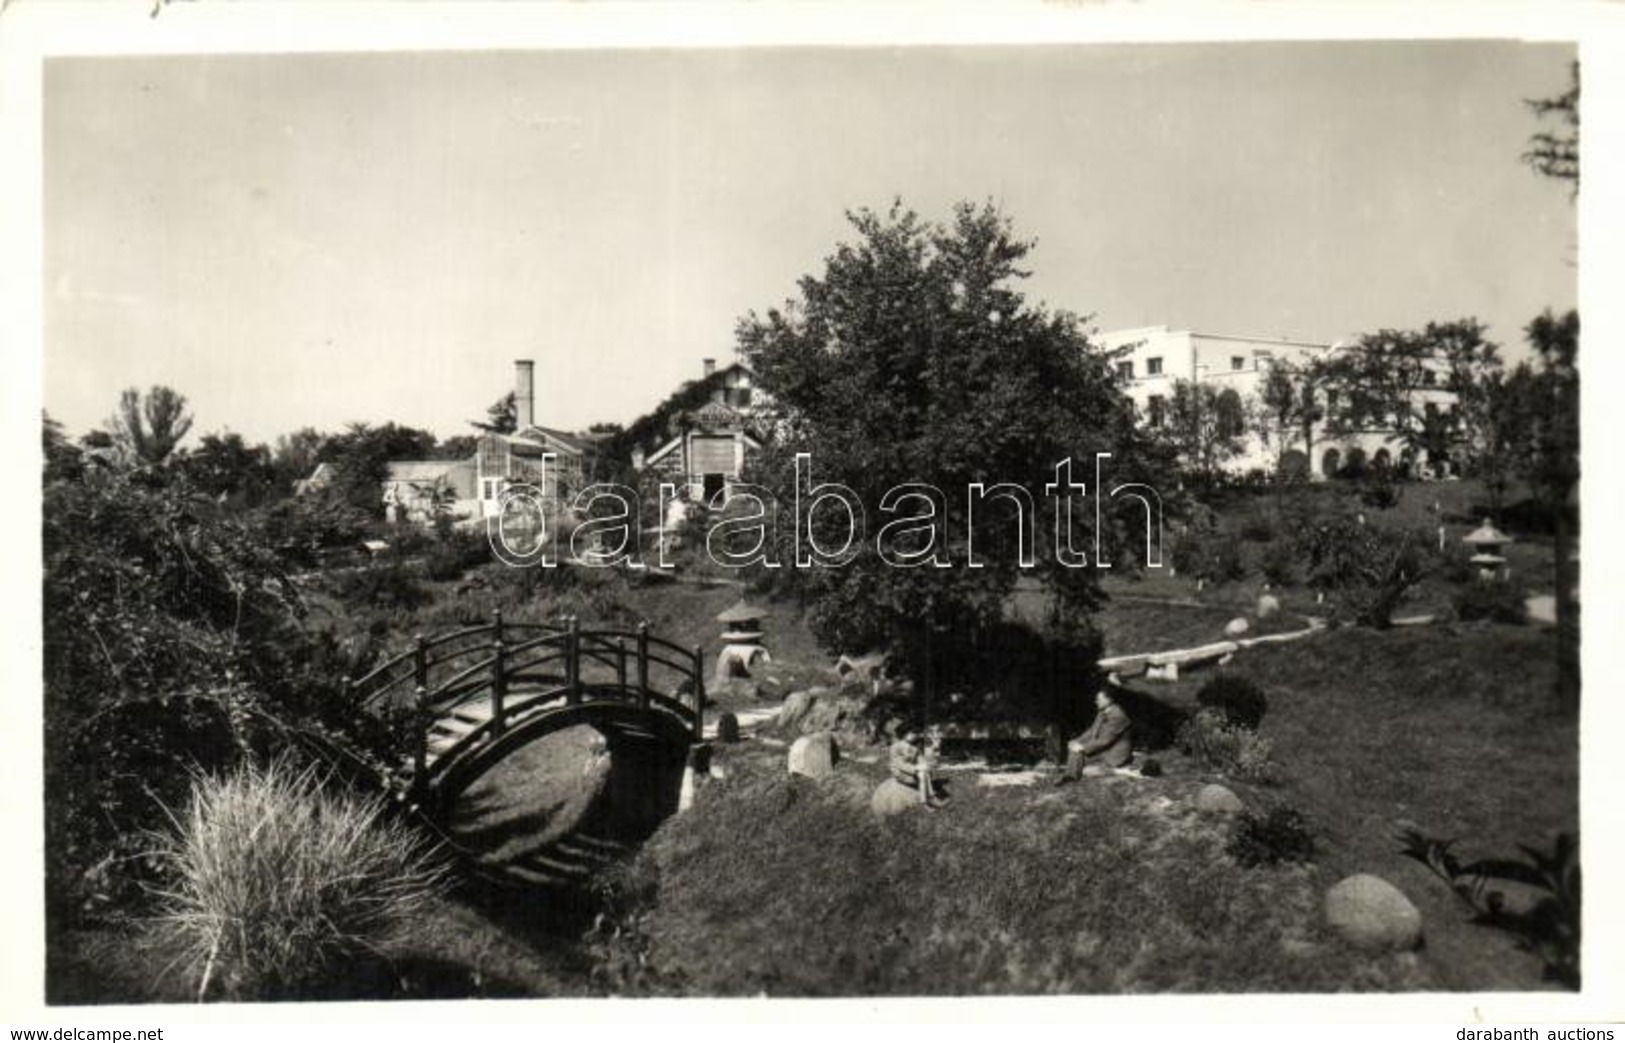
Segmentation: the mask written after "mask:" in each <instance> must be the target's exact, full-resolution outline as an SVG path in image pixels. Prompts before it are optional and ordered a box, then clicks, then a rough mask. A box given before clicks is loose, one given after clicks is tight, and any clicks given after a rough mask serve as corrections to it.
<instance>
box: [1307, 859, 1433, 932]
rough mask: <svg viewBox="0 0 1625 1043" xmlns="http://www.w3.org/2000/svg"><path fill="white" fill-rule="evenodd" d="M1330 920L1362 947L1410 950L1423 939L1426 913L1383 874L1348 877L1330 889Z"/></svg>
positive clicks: (1338, 930)
mask: <svg viewBox="0 0 1625 1043" xmlns="http://www.w3.org/2000/svg"><path fill="white" fill-rule="evenodd" d="M1326 922H1327V923H1329V924H1330V925H1331V926H1332V929H1333V930H1335V931H1336V932H1337V933H1338V934H1339V935H1341V936H1342V937H1343V938H1345V939H1346V940H1348V941H1349V942H1352V943H1353V944H1355V945H1358V946H1359V947H1361V948H1362V949H1375V950H1385V951H1394V950H1399V951H1408V950H1411V949H1414V948H1416V946H1417V945H1418V943H1420V942H1421V940H1422V914H1421V912H1420V911H1419V910H1418V909H1417V908H1416V906H1415V905H1413V904H1412V903H1411V900H1410V899H1409V898H1406V897H1405V892H1403V891H1401V890H1400V889H1399V888H1397V887H1395V886H1394V885H1393V884H1390V883H1389V882H1388V881H1386V880H1384V879H1383V878H1382V877H1380V876H1372V875H1371V874H1369V873H1359V874H1356V875H1354V876H1350V877H1345V878H1344V879H1343V880H1341V881H1339V882H1338V883H1337V884H1335V885H1334V886H1333V887H1332V888H1331V890H1329V891H1327V892H1326Z"/></svg>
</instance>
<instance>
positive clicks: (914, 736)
mask: <svg viewBox="0 0 1625 1043" xmlns="http://www.w3.org/2000/svg"><path fill="white" fill-rule="evenodd" d="M936 761H937V751H936V746H935V744H927V743H926V741H925V736H924V734H923V733H922V732H921V731H920V729H919V728H917V727H914V726H912V725H910V726H909V727H906V728H904V729H903V734H902V735H900V736H899V737H898V739H897V741H896V742H894V743H892V745H891V758H890V763H891V777H892V778H893V779H896V780H897V781H898V782H899V783H901V784H902V785H904V786H907V787H909V788H910V789H917V790H919V791H920V803H921V804H924V805H925V806H926V807H928V808H936V807H941V806H942V804H943V803H944V802H943V801H941V800H939V799H938V798H937V793H936V784H935V782H933V780H932V778H931V769H932V768H933V767H935V765H936Z"/></svg>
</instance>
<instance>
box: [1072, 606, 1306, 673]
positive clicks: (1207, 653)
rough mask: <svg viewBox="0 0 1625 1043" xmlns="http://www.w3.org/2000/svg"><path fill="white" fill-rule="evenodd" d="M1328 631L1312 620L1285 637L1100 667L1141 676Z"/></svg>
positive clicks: (1130, 658) (1109, 660) (1117, 659)
mask: <svg viewBox="0 0 1625 1043" xmlns="http://www.w3.org/2000/svg"><path fill="white" fill-rule="evenodd" d="M1326 629H1327V626H1326V622H1325V620H1321V619H1312V620H1311V621H1310V623H1309V626H1307V627H1305V628H1304V629H1302V630H1289V631H1287V632H1286V633H1284V634H1264V635H1262V636H1260V637H1243V638H1236V639H1235V640H1233V641H1215V642H1213V643H1211V644H1206V645H1197V646H1195V647H1193V648H1177V649H1173V650H1172V651H1166V652H1135V653H1132V654H1130V655H1119V656H1107V657H1106V658H1105V659H1101V660H1099V661H1098V664H1097V665H1099V667H1100V668H1101V669H1102V670H1106V671H1108V672H1110V673H1116V674H1128V675H1130V676H1138V675H1139V674H1141V673H1144V672H1145V671H1146V669H1148V668H1150V667H1153V666H1168V665H1170V664H1178V665H1185V664H1187V663H1193V664H1194V663H1207V662H1210V661H1212V660H1217V659H1223V658H1224V657H1226V656H1229V655H1234V654H1235V653H1236V652H1238V651H1240V650H1241V649H1244V648H1251V647H1253V646H1254V645H1264V644H1272V643H1278V642H1283V641H1298V640H1302V639H1303V638H1306V637H1309V636H1311V635H1313V634H1318V633H1321V632H1322V631H1324V630H1326Z"/></svg>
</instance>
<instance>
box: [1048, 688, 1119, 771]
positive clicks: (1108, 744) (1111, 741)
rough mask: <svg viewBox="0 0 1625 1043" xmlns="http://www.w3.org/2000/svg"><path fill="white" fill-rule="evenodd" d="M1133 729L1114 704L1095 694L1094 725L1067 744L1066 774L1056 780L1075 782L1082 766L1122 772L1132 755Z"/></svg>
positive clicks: (1100, 693)
mask: <svg viewBox="0 0 1625 1043" xmlns="http://www.w3.org/2000/svg"><path fill="white" fill-rule="evenodd" d="M1132 732H1133V726H1132V722H1130V721H1129V719H1128V714H1127V713H1125V712H1124V710H1123V708H1122V707H1121V706H1118V705H1117V700H1115V699H1113V698H1112V697H1111V695H1110V693H1108V692H1107V691H1106V689H1104V688H1102V689H1101V690H1100V691H1098V692H1096V693H1095V722H1094V723H1093V724H1091V725H1090V726H1089V730H1088V731H1086V732H1084V733H1083V734H1082V735H1080V736H1078V737H1077V738H1076V739H1073V740H1072V741H1071V742H1069V743H1067V744H1066V770H1065V771H1063V772H1062V773H1061V777H1060V778H1059V779H1057V780H1056V784H1057V785H1059V784H1060V783H1063V782H1075V781H1077V779H1079V778H1080V777H1081V776H1082V775H1083V772H1084V766H1085V765H1088V766H1089V767H1094V768H1121V767H1123V766H1124V765H1125V764H1127V763H1128V762H1129V758H1130V756H1132V754H1133V736H1132Z"/></svg>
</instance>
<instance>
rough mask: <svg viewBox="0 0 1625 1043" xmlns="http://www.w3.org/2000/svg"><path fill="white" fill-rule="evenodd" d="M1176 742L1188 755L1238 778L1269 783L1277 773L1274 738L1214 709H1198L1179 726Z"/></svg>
mask: <svg viewBox="0 0 1625 1043" xmlns="http://www.w3.org/2000/svg"><path fill="white" fill-rule="evenodd" d="M1174 743H1175V745H1177V746H1178V747H1179V749H1180V751H1181V752H1183V753H1184V754H1186V755H1187V756H1189V757H1194V758H1195V759H1197V760H1199V761H1201V762H1203V763H1204V764H1206V765H1207V766H1209V767H1211V768H1214V769H1217V770H1218V771H1222V772H1224V773H1226V774H1228V775H1234V776H1235V777H1236V778H1238V779H1244V780H1246V781H1249V782H1268V781H1270V779H1271V778H1272V776H1273V774H1274V768H1273V765H1272V764H1271V763H1270V741H1269V740H1268V739H1266V738H1264V737H1263V736H1261V735H1259V734H1258V733H1257V732H1255V731H1253V730H1252V729H1250V728H1243V727H1241V726H1239V725H1235V724H1230V723H1229V722H1227V721H1226V720H1225V719H1224V717H1223V716H1221V715H1220V714H1218V713H1215V712H1214V711H1212V710H1199V711H1197V713H1196V714H1195V715H1194V716H1193V717H1191V719H1190V720H1188V721H1186V722H1185V724H1184V726H1183V727H1181V728H1180V729H1179V735H1178V736H1177V737H1176V738H1175V739H1174Z"/></svg>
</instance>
